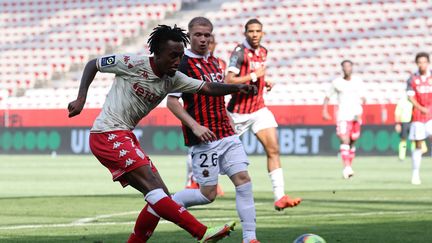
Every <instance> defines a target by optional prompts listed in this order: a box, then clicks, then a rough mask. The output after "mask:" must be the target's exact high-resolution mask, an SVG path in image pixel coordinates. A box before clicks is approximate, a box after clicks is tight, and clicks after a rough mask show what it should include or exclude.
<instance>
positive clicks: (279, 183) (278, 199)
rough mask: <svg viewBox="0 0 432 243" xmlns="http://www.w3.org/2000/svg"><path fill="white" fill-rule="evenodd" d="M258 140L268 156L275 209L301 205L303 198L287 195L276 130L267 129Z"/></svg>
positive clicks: (258, 133)
mask: <svg viewBox="0 0 432 243" xmlns="http://www.w3.org/2000/svg"><path fill="white" fill-rule="evenodd" d="M256 136H257V138H258V140H260V142H261V144H262V145H263V147H264V150H265V151H266V154H267V171H268V173H269V178H270V181H271V183H272V186H273V195H274V207H275V209H276V210H278V211H280V210H283V209H284V208H288V207H295V206H297V205H298V204H300V203H301V198H290V197H289V196H288V195H285V182H284V177H283V170H282V167H281V162H280V156H279V143H278V141H277V136H276V128H275V127H272V128H266V129H263V130H260V131H258V132H257V133H256Z"/></svg>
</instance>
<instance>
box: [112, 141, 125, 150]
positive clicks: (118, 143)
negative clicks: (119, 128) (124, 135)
mask: <svg viewBox="0 0 432 243" xmlns="http://www.w3.org/2000/svg"><path fill="white" fill-rule="evenodd" d="M122 144H123V143H121V142H114V144H113V149H117V148H118V147H120V145H122Z"/></svg>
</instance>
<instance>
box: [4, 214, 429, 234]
mask: <svg viewBox="0 0 432 243" xmlns="http://www.w3.org/2000/svg"><path fill="white" fill-rule="evenodd" d="M131 213H132V212H125V213H119V214H117V215H127V214H131ZM412 213H421V214H425V213H432V210H426V211H378V212H368V213H329V214H313V215H312V214H308V215H276V214H275V215H267V216H259V215H258V217H257V218H258V220H260V219H275V218H310V217H317V216H321V217H346V216H351V217H363V216H373V215H392V214H393V215H403V214H412ZM199 220H200V221H204V222H214V221H230V220H237V217H235V218H229V217H219V218H201V219H199ZM75 222H76V221H75ZM75 222H73V223H68V224H32V225H12V226H2V227H0V230H17V229H39V228H67V227H77V226H78V227H79V226H104V225H133V224H135V221H129V222H93V223H75ZM159 223H161V224H166V223H170V222H168V221H165V220H162V221H161V222H159Z"/></svg>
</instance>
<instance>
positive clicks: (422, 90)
mask: <svg viewBox="0 0 432 243" xmlns="http://www.w3.org/2000/svg"><path fill="white" fill-rule="evenodd" d="M415 62H416V64H417V67H418V71H417V72H416V73H414V74H412V75H411V77H410V78H409V79H408V81H407V95H408V98H409V100H410V101H411V103H412V104H413V106H414V109H413V115H412V120H411V128H410V133H409V139H410V140H411V141H415V145H416V147H415V150H414V151H413V152H412V155H411V156H412V177H411V183H412V184H414V185H420V184H421V180H420V165H421V160H422V154H423V151H422V143H424V141H425V139H426V138H427V137H430V136H432V70H430V69H429V62H430V60H429V54H427V53H425V52H420V53H418V54H417V55H416V57H415Z"/></svg>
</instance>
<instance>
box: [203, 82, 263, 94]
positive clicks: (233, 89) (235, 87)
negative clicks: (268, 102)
mask: <svg viewBox="0 0 432 243" xmlns="http://www.w3.org/2000/svg"><path fill="white" fill-rule="evenodd" d="M237 92H240V93H243V94H254V95H256V94H258V89H257V87H256V86H255V85H247V84H221V83H205V84H204V86H203V87H202V88H201V89H200V91H198V94H203V95H210V96H222V95H227V94H232V93H237Z"/></svg>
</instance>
